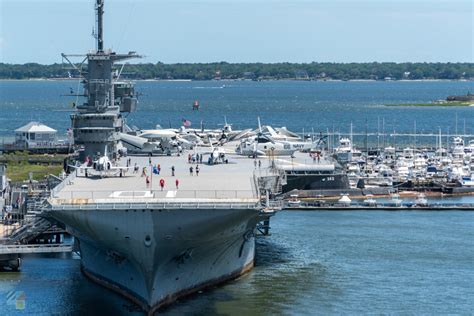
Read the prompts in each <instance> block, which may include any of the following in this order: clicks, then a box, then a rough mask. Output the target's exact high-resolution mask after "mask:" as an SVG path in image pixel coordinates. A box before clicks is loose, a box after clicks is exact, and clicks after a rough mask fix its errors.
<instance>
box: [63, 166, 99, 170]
mask: <svg viewBox="0 0 474 316" xmlns="http://www.w3.org/2000/svg"><path fill="white" fill-rule="evenodd" d="M67 166H68V167H69V168H74V169H78V170H92V169H94V168H93V167H92V166H91V167H87V166H73V165H67Z"/></svg>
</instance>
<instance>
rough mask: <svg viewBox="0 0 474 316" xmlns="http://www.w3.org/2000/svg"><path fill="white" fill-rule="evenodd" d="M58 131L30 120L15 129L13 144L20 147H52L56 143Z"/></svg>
mask: <svg viewBox="0 0 474 316" xmlns="http://www.w3.org/2000/svg"><path fill="white" fill-rule="evenodd" d="M57 133H58V131H56V130H55V129H52V128H51V127H48V126H46V125H44V124H42V123H38V122H30V123H28V124H26V125H25V126H22V127H20V128H18V129H16V130H15V145H16V146H17V147H20V148H24V149H28V148H52V147H55V146H56V145H57V142H58V137H57Z"/></svg>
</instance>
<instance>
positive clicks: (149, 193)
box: [54, 189, 257, 200]
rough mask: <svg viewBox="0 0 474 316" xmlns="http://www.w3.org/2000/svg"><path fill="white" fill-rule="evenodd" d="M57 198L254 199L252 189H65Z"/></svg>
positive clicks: (56, 195)
mask: <svg viewBox="0 0 474 316" xmlns="http://www.w3.org/2000/svg"><path fill="white" fill-rule="evenodd" d="M54 197H55V198H58V199H66V200H77V199H91V200H95V199H153V198H154V199H255V198H257V196H256V193H255V192H254V191H253V190H179V189H178V190H163V191H161V190H146V191H112V190H94V191H91V190H87V191H77V190H75V191H66V190H63V191H61V192H60V193H57V194H55V195H54Z"/></svg>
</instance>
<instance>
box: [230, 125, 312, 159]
mask: <svg viewBox="0 0 474 316" xmlns="http://www.w3.org/2000/svg"><path fill="white" fill-rule="evenodd" d="M258 131H259V132H258V133H257V136H251V137H247V138H245V139H242V140H241V142H240V144H239V145H238V146H237V149H236V153H237V154H240V155H245V156H254V157H256V156H292V155H293V154H294V153H295V152H296V151H298V150H310V149H312V148H314V147H316V144H314V143H312V142H303V141H290V140H288V138H290V139H295V137H292V136H291V135H288V136H289V137H288V136H281V135H279V134H277V133H276V132H275V130H274V129H273V128H271V126H266V127H265V132H264V129H263V128H262V125H261V124H260V118H258ZM274 135H275V136H277V138H276V139H275V138H274V137H273V136H274ZM282 137H284V138H283V139H282Z"/></svg>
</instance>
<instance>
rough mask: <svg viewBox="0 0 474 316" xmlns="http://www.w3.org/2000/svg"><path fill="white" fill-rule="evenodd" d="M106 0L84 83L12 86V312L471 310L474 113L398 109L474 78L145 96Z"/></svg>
mask: <svg viewBox="0 0 474 316" xmlns="http://www.w3.org/2000/svg"><path fill="white" fill-rule="evenodd" d="M93 2H94V15H95V19H94V22H95V26H94V28H93V38H94V44H95V49H92V50H89V51H88V52H87V53H85V54H66V53H63V54H61V57H62V65H61V67H63V68H64V69H65V70H64V71H66V72H67V77H68V78H66V79H64V80H60V81H57V82H55V81H53V80H38V81H37V82H27V81H25V82H9V81H0V88H1V89H2V98H0V107H1V108H2V115H0V136H1V137H3V136H6V138H7V139H8V141H5V139H3V140H2V141H1V145H0V209H1V218H0V297H2V296H3V297H4V299H3V300H2V299H0V314H2V315H3V314H5V315H9V314H13V313H14V312H19V310H24V311H26V312H28V313H34V314H38V315H42V314H51V313H53V314H54V313H58V314H88V313H93V314H95V313H98V314H117V315H121V314H127V315H131V314H137V315H143V314H146V315H155V314H160V315H161V314H165V315H168V314H169V315H183V314H184V315H186V314H202V315H214V314H216V315H217V314H218V315H233V314H245V315H247V314H249V315H251V314H256V315H267V314H272V315H273V314H289V315H309V314H315V313H318V314H366V313H381V314H385V313H387V312H388V313H395V314H397V313H400V314H406V313H408V314H411V313H419V314H433V313H434V314H436V313H460V314H464V313H466V312H467V313H469V311H470V310H472V303H471V302H472V301H473V300H474V297H473V295H472V290H471V284H472V282H473V280H474V273H473V270H472V267H471V265H472V264H471V263H472V261H473V258H474V254H473V252H472V249H474V247H472V246H473V243H472V241H473V240H474V239H473V238H471V237H472V231H473V230H472V228H473V227H472V224H473V223H474V221H472V218H471V217H472V211H473V210H474V130H473V127H472V126H473V125H472V113H471V112H472V109H470V108H469V107H470V106H464V105H470V104H463V107H459V108H458V107H457V105H456V104H457V103H450V106H449V111H452V112H449V114H446V113H447V112H446V111H448V109H447V108H443V107H442V106H438V107H433V108H429V112H426V109H422V108H426V107H425V106H423V107H421V106H418V107H408V108H405V109H403V107H399V106H394V107H390V106H389V107H386V106H385V105H403V104H405V105H414V104H416V103H415V102H420V104H422V103H423V102H428V101H427V100H439V99H442V98H444V97H442V95H449V97H448V98H447V100H448V101H449V100H451V99H452V100H453V102H458V99H459V98H461V99H462V100H464V99H465V98H467V99H466V100H464V101H468V102H470V101H472V94H471V93H470V92H468V93H467V94H466V95H464V93H465V90H466V89H467V88H470V87H472V81H457V82H448V81H447V82H415V83H410V85H412V86H410V85H408V83H405V82H393V80H392V78H391V77H385V79H384V81H383V82H381V81H378V82H369V83H368V82H346V80H342V81H340V82H326V81H325V80H320V81H318V82H310V81H309V80H306V79H304V80H302V78H309V77H308V74H307V73H306V74H305V71H298V73H296V72H295V76H296V77H297V78H300V79H301V80H294V81H284V80H282V81H280V82H278V81H274V82H272V81H269V82H261V81H260V80H248V81H247V80H226V81H225V84H224V83H223V82H224V81H222V80H221V79H222V78H221V70H220V69H216V70H215V78H214V80H213V81H189V80H185V81H178V82H167V81H155V80H152V81H150V82H148V81H142V82H140V81H137V82H134V81H131V80H130V78H133V75H132V76H131V77H130V76H129V75H130V73H128V70H127V69H128V68H129V67H130V68H133V67H134V64H128V60H130V59H139V58H143V56H141V55H139V54H138V53H137V52H135V51H131V50H130V51H128V53H117V52H115V51H113V50H112V49H107V46H106V44H107V42H104V37H105V36H104V34H106V32H104V25H108V26H109V24H106V23H104V12H109V10H105V9H104V8H105V3H104V2H105V1H104V0H94V1H93ZM110 11H112V10H110ZM130 16H132V14H131V13H130ZM111 21H114V20H113V19H111ZM114 24H115V22H114ZM111 25H112V24H111ZM114 27H117V26H114ZM114 27H113V28H112V30H114ZM81 28H82V27H81ZM127 44H128V43H127ZM114 46H115V47H117V46H118V45H116V44H114ZM114 46H112V45H110V47H114ZM71 47H72V46H71ZM67 48H68V47H67ZM158 64H159V63H158ZM158 64H157V66H158ZM313 64H314V63H313ZM200 65H201V66H202V65H205V64H200ZM226 65H227V64H226V63H222V66H226ZM206 71H208V70H206ZM200 72H202V71H200ZM465 74H466V73H463V75H462V78H465ZM148 75H149V74H148ZM173 75H175V74H170V78H171V76H173ZM135 76H136V74H135ZM397 76H398V75H397ZM400 76H402V75H401V74H400ZM409 76H410V72H405V73H404V74H403V78H407V77H409ZM244 77H248V78H250V77H252V78H254V79H256V78H261V77H260V76H259V77H257V76H255V75H254V74H246V75H245V74H244ZM271 78H273V77H271ZM318 78H326V74H324V75H318ZM76 84H77V88H75V87H71V86H70V85H73V86H76ZM25 87H27V88H25ZM35 89H37V90H35ZM38 90H39V91H40V92H41V93H38ZM468 91H469V90H468ZM4 92H5V93H4ZM448 92H449V93H448ZM30 94H31V95H30ZM38 95H40V96H42V97H38ZM43 95H44V97H43ZM55 95H56V96H55ZM58 96H60V97H61V98H62V97H72V98H73V99H74V101H72V102H70V103H68V102H67V101H64V99H61V100H60V102H58V100H57V97H58ZM52 100H53V101H52ZM139 101H140V102H139ZM387 101H388V103H389V104H387ZM464 101H463V102H464ZM429 102H431V101H429ZM443 102H444V101H443ZM59 103H61V104H62V105H61V106H63V107H64V105H66V104H67V106H68V107H69V108H68V109H64V108H61V106H59V105H58V104H59ZM423 111H425V112H423ZM30 112H31V113H34V115H29V113H30ZM427 113H429V115H427ZM28 118H29V119H28ZM172 122H173V123H172ZM46 124H48V125H46ZM50 125H51V127H50ZM163 126H166V127H163ZM60 169H61V170H60Z"/></svg>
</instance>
